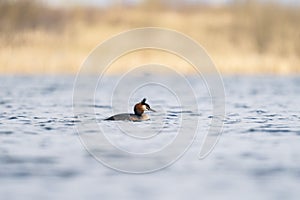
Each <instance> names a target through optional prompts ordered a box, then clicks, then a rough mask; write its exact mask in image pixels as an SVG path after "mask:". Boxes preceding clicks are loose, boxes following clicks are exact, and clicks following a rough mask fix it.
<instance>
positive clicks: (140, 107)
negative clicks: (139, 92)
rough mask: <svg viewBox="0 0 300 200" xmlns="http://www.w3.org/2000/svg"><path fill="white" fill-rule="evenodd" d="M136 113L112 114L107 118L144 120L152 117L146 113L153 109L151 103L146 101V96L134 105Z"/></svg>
mask: <svg viewBox="0 0 300 200" xmlns="http://www.w3.org/2000/svg"><path fill="white" fill-rule="evenodd" d="M133 110H134V114H130V113H122V114H117V115H114V116H111V117H109V118H107V119H105V120H128V121H144V120H148V119H150V118H149V117H148V115H146V114H144V111H152V112H156V111H155V110H153V109H151V108H150V106H149V104H147V103H146V98H144V99H143V100H142V101H141V102H140V103H137V104H135V106H134V109H133Z"/></svg>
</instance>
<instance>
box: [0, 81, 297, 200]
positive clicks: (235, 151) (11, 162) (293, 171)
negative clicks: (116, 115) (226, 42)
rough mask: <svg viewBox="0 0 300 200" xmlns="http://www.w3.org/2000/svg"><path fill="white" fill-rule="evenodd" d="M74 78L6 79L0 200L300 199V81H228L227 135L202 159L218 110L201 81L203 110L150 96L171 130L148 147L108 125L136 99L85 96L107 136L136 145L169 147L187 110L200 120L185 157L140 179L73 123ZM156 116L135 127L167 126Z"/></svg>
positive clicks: (1, 91) (0, 102) (0, 96)
mask: <svg viewBox="0 0 300 200" xmlns="http://www.w3.org/2000/svg"><path fill="white" fill-rule="evenodd" d="M191 80H192V77H191ZM73 82H74V77H71V76H1V77H0V83H1V84H0V110H1V111H0V186H1V187H0V196H1V199H6V200H9V199H20V197H22V199H54V198H59V199H71V198H72V199H99V198H101V199H199V198H201V199H298V197H299V195H300V192H299V186H300V145H299V144H300V137H299V136H300V123H299V120H300V106H299V102H300V78H299V77H277V76H228V77H224V85H225V90H226V116H225V120H224V127H223V134H222V136H221V138H220V141H219V142H218V144H217V145H216V147H215V148H214V150H213V152H212V153H211V154H210V155H209V156H208V157H206V158H205V159H204V160H198V159H197V158H198V153H199V150H200V147H201V144H202V142H203V138H204V134H205V132H206V130H207V128H208V127H209V123H210V121H211V118H212V117H213V116H212V113H211V102H210V99H209V95H208V94H209V93H208V92H207V91H206V89H205V87H204V85H203V83H201V82H200V83H199V82H197V81H191V82H192V84H193V85H192V86H193V87H194V88H196V90H197V91H198V92H197V95H196V98H197V101H198V102H200V103H199V105H198V108H199V112H198V111H193V110H189V109H185V108H184V107H180V106H179V105H177V102H176V99H172V98H173V97H172V95H170V94H168V93H164V92H159V95H157V94H155V93H153V94H152V93H151V92H149V93H148V94H146V95H148V101H149V102H151V106H152V107H153V108H155V106H156V107H157V108H159V109H162V107H161V106H162V105H163V107H164V110H163V113H164V115H163V116H164V117H163V120H164V121H163V123H162V124H163V127H164V129H163V130H164V131H163V132H162V133H161V139H159V140H157V141H156V142H154V143H151V144H150V143H149V144H147V140H145V141H144V142H143V143H141V144H139V143H137V144H134V143H133V142H131V141H132V140H130V139H128V140H123V139H122V140H121V139H120V137H121V136H120V130H119V129H118V127H117V126H116V124H114V123H111V122H104V121H102V119H103V118H105V117H107V116H109V115H110V114H112V112H121V111H125V112H127V111H130V110H131V109H132V108H131V105H132V104H133V102H130V101H129V103H128V105H124V106H122V107H119V108H115V109H116V110H112V107H111V104H110V102H109V97H105V95H103V98H99V99H98V100H97V101H96V102H95V103H96V104H95V105H93V104H89V103H88V102H87V103H86V104H84V102H83V104H82V108H83V109H84V108H88V107H90V106H92V107H93V109H95V111H96V118H97V121H98V122H100V123H102V124H104V125H105V126H106V128H107V129H108V130H110V132H109V133H110V134H108V137H109V138H110V139H111V140H112V141H113V142H114V143H115V144H117V145H120V146H121V147H122V148H125V149H127V150H132V151H136V150H139V149H142V150H143V151H144V152H151V151H152V150H155V149H157V148H163V147H164V145H165V142H166V141H168V140H172V139H174V137H176V130H177V128H178V127H179V126H180V118H179V117H180V116H184V117H183V119H185V120H188V119H194V118H198V119H199V129H198V132H197V137H196V139H195V141H194V143H193V144H192V146H191V148H190V149H188V151H187V152H186V153H185V154H184V155H183V157H181V159H179V160H178V161H177V162H175V163H174V164H173V165H171V166H169V167H168V168H165V169H163V170H160V171H158V172H155V173H150V174H143V175H130V174H124V173H120V172H117V171H114V170H111V169H109V168H107V167H105V166H103V165H102V164H101V163H99V162H98V161H97V160H95V159H94V158H93V157H91V156H90V154H89V153H88V152H87V151H86V150H85V148H84V146H83V145H82V144H81V142H80V139H79V138H78V134H77V132H76V129H75V124H76V123H79V121H80V120H81V119H80V118H78V117H77V116H74V115H73V110H72V94H73ZM197 88H198V89H197ZM105 90H106V89H105V88H104V93H105ZM107 90H108V88H107ZM142 95H144V94H142ZM155 95H156V96H157V98H154V97H153V96H155ZM168 95H169V96H168ZM149 97H150V98H149ZM134 98H138V97H137V96H135V97H134ZM187 98H189V97H188V96H187ZM151 116H152V119H153V120H152V121H149V122H142V124H138V125H136V124H134V126H141V127H142V128H144V129H145V130H147V127H149V129H151V130H152V129H155V128H157V127H158V126H153V125H161V121H158V120H156V119H158V118H159V117H160V116H161V113H159V112H158V113H153V114H152V115H151ZM94 118H95V117H94V116H88V115H87V116H85V119H91V120H93V119H94ZM87 127H88V126H87ZM190 128H191V130H194V127H190ZM129 129H130V127H129ZM154 132H156V131H154ZM86 134H89V135H93V134H97V131H95V130H87V132H86ZM141 134H142V133H141ZM143 134H144V135H143V136H144V137H148V136H151V135H149V134H148V132H147V131H145V132H143ZM141 147H144V148H141ZM104 150H105V149H104ZM113 156H118V155H113V154H112V155H111V157H113ZM119 161H122V162H128V161H126V160H124V159H123V160H122V159H120V160H119ZM158 161H159V160H158ZM143 164H144V165H145V164H147V163H141V165H143Z"/></svg>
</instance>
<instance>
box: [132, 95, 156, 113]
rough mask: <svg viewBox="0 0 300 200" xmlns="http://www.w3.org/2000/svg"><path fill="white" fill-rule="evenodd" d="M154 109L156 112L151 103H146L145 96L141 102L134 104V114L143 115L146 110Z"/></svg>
mask: <svg viewBox="0 0 300 200" xmlns="http://www.w3.org/2000/svg"><path fill="white" fill-rule="evenodd" d="M148 110H149V111H152V112H156V111H155V110H153V109H151V108H150V106H149V104H147V103H146V98H144V99H143V100H142V101H141V102H140V103H137V104H135V106H134V114H136V115H139V116H141V115H142V114H143V113H144V111H148Z"/></svg>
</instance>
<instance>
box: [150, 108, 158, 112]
mask: <svg viewBox="0 0 300 200" xmlns="http://www.w3.org/2000/svg"><path fill="white" fill-rule="evenodd" d="M148 110H149V111H152V112H156V110H153V109H152V108H149V109H148Z"/></svg>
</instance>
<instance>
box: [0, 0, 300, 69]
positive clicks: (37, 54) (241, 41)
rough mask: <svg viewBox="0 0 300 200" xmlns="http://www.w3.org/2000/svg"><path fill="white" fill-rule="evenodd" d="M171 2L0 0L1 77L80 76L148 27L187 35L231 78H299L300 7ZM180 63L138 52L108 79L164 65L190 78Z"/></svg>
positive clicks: (153, 54) (123, 62) (149, 52)
mask: <svg viewBox="0 0 300 200" xmlns="http://www.w3.org/2000/svg"><path fill="white" fill-rule="evenodd" d="M168 2H169V1H166V2H165V3H164V1H144V2H142V3H140V4H137V5H126V4H114V5H112V6H109V7H105V8H100V7H87V6H86V7H79V6H68V7H53V6H49V5H46V4H43V3H41V2H40V1H32V0H31V1H30V0H15V1H9V0H0V73H20V74H23V73H53V74H56V73H76V72H77V71H78V70H79V68H80V65H81V63H82V62H83V61H84V59H85V58H86V56H87V55H88V53H89V52H90V51H91V50H92V49H93V48H94V47H95V46H96V45H97V44H99V43H100V42H103V41H104V40H105V39H107V38H109V37H111V36H112V35H115V34H117V33H119V32H121V31H125V30H128V29H131V28H138V27H144V26H158V27H163V28H170V29H175V30H178V31H180V32H182V33H184V34H187V35H189V36H190V37H192V38H194V39H195V40H196V41H198V42H199V43H200V44H201V45H202V46H203V47H204V48H205V49H206V50H207V51H208V53H209V54H210V56H211V57H212V59H213V60H214V61H215V63H216V65H217V67H218V69H219V70H220V71H221V72H222V73H225V74H241V73H242V74H253V73H275V74H291V73H299V72H300V8H299V7H288V6H283V5H279V4H276V3H272V2H267V3H260V2H258V1H235V2H234V3H231V4H228V5H225V6H207V5H193V6H191V5H187V4H184V3H180V2H179V1H176V4H174V3H173V4H171V3H168ZM116 48H117V47H116ZM175 57H176V56H170V55H169V56H168V55H165V54H161V53H159V52H158V53H153V52H152V51H143V52H138V53H137V54H136V56H128V58H127V59H124V58H122V59H121V61H122V62H121V61H120V62H117V63H118V65H117V63H115V64H114V67H113V70H110V73H118V72H120V69H124V66H128V67H130V65H139V64H144V63H145V62H147V63H149V62H150V61H155V62H157V63H158V62H159V61H162V60H163V61H164V63H165V64H168V65H171V66H174V67H175V68H176V69H178V70H181V71H183V72H187V71H186V67H187V65H188V64H187V63H185V62H179V60H178V58H175ZM160 63H161V62H160Z"/></svg>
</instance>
